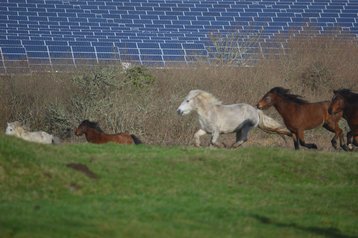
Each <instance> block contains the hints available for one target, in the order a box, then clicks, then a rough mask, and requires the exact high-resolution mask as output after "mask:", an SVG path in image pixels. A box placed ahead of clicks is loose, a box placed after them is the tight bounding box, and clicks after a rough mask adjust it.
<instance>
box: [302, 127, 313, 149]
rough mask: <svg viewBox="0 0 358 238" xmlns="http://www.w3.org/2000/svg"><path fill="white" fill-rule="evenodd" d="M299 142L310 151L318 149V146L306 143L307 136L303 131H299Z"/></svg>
mask: <svg viewBox="0 0 358 238" xmlns="http://www.w3.org/2000/svg"><path fill="white" fill-rule="evenodd" d="M297 135H298V140H299V142H300V145H302V146H304V147H306V148H308V149H317V145H316V144H313V143H306V142H305V137H304V136H305V134H304V131H303V130H300V131H298V134H297Z"/></svg>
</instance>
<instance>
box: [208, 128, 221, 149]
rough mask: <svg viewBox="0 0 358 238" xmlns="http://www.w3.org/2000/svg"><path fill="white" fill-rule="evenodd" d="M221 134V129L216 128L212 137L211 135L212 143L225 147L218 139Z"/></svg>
mask: <svg viewBox="0 0 358 238" xmlns="http://www.w3.org/2000/svg"><path fill="white" fill-rule="evenodd" d="M219 136H220V131H219V130H214V131H213V133H212V137H211V141H210V145H212V146H215V147H219V148H221V147H223V145H220V144H219V143H218V142H217V141H218V139H219Z"/></svg>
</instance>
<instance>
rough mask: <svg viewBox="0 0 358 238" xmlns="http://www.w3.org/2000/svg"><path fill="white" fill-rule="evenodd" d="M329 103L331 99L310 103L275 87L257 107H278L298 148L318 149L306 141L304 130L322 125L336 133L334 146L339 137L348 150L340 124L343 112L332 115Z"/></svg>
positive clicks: (344, 147) (286, 90)
mask: <svg viewBox="0 0 358 238" xmlns="http://www.w3.org/2000/svg"><path fill="white" fill-rule="evenodd" d="M329 103H330V102H329V101H323V102H315V103H309V102H307V101H306V100H303V99H302V98H301V97H300V96H298V95H294V94H290V93H289V90H288V89H285V88H281V87H275V88H272V89H271V90H270V91H268V92H267V93H266V94H265V95H264V96H263V97H262V99H261V100H260V101H259V102H258V104H257V107H258V108H259V109H262V110H264V109H267V108H269V107H270V106H274V107H275V108H276V110H277V111H278V113H279V114H280V115H281V116H282V118H283V121H284V123H285V125H286V127H287V129H289V130H290V131H291V132H292V138H293V142H294V145H295V149H296V150H298V149H299V145H302V146H305V147H307V148H309V149H317V146H316V144H313V143H312V144H310V143H306V142H305V139H304V131H305V130H310V129H313V128H316V127H318V126H320V125H323V127H324V128H326V129H327V130H329V131H331V132H334V133H335V136H334V137H333V139H332V140H331V143H332V146H333V147H334V148H336V149H337V138H339V142H340V146H341V147H342V148H343V149H344V150H347V145H345V143H344V138H343V131H342V129H341V128H339V126H338V121H339V119H341V117H342V113H337V114H335V115H330V114H329V113H328V107H329Z"/></svg>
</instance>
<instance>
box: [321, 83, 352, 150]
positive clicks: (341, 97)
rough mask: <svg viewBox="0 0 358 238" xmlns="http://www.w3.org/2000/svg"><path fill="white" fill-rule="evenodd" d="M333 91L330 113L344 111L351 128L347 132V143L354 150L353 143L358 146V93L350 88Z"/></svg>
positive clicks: (344, 116)
mask: <svg viewBox="0 0 358 238" xmlns="http://www.w3.org/2000/svg"><path fill="white" fill-rule="evenodd" d="M333 93H334V96H333V98H332V101H331V104H330V105H329V108H328V112H329V113H330V114H337V113H338V114H339V113H342V112H343V118H344V119H346V121H347V123H348V126H349V128H350V129H351V130H350V131H349V132H348V133H347V145H348V147H349V149H351V150H352V149H353V145H355V146H358V94H357V93H353V92H352V91H351V90H349V89H339V90H334V91H333ZM352 144H353V145H352Z"/></svg>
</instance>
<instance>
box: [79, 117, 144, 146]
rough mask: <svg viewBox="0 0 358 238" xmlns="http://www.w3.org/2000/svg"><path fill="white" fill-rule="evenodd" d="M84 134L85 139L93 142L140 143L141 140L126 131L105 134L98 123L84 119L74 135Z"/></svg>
mask: <svg viewBox="0 0 358 238" xmlns="http://www.w3.org/2000/svg"><path fill="white" fill-rule="evenodd" d="M83 134H85V136H86V140H87V141H88V142H90V143H94V144H104V143H107V142H114V143H117V144H141V143H142V142H141V140H140V139H139V138H138V137H136V136H135V135H132V134H129V133H128V132H122V133H117V134H106V133H104V132H103V131H102V129H101V128H100V127H99V126H98V123H96V122H91V121H89V120H84V121H82V122H81V124H80V125H79V126H78V127H77V129H76V130H75V135H76V136H81V135H83Z"/></svg>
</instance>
